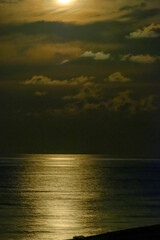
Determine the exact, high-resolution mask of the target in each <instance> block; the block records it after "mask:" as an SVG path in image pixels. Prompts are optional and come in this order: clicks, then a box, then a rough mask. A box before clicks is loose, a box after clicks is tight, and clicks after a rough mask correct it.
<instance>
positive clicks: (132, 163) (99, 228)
mask: <svg viewBox="0 0 160 240" xmlns="http://www.w3.org/2000/svg"><path fill="white" fill-rule="evenodd" d="M159 221H160V160H158V159H157V160H154V159H112V158H108V157H107V156H104V155H17V156H7V155H5V156H1V157H0V239H2V240H65V239H71V238H72V237H73V236H75V235H84V236H87V235H94V234H99V233H104V232H107V231H114V230H119V229H126V228H130V227H138V226H145V225H151V224H157V223H159Z"/></svg>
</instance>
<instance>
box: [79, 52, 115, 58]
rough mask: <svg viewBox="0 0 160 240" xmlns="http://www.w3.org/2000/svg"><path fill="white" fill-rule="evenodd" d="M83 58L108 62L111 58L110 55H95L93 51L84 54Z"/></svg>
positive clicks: (101, 53)
mask: <svg viewBox="0 0 160 240" xmlns="http://www.w3.org/2000/svg"><path fill="white" fill-rule="evenodd" d="M81 57H83V58H93V59H94V60H107V59H109V58H110V57H111V54H110V53H104V52H97V53H93V52H92V51H86V52H84V53H83V54H82V55H81Z"/></svg>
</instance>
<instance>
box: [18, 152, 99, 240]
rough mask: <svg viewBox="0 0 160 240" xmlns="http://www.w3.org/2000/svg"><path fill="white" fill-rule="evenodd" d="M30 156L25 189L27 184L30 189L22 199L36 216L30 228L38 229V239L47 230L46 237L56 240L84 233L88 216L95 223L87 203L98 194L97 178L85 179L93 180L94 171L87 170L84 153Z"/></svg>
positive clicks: (24, 179)
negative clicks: (88, 181) (90, 181)
mask: <svg viewBox="0 0 160 240" xmlns="http://www.w3.org/2000/svg"><path fill="white" fill-rule="evenodd" d="M27 157H28V158H29V161H28V162H29V164H28V165H26V169H25V171H24V177H23V181H22V188H23V186H24V185H25V188H26V187H27V189H28V191H29V192H26V193H25V196H24V195H23V198H24V199H25V201H27V202H29V204H30V210H31V212H32V214H31V215H32V216H33V217H31V219H30V222H32V224H31V225H30V228H31V229H30V231H35V240H36V238H37V239H41V238H42V239H43V237H46V233H47V232H48V233H47V237H48V238H47V239H53V236H54V240H63V239H69V238H72V237H73V236H74V235H81V234H84V229H85V228H86V229H87V227H89V226H87V223H86V222H85V219H86V218H88V216H89V217H90V218H91V219H90V221H91V223H90V224H91V225H92V221H93V223H94V214H95V213H94V212H93V211H92V210H91V209H90V207H89V209H88V206H87V202H88V201H90V200H91V201H92V199H95V200H96V199H97V198H98V195H97V193H96V192H95V189H96V185H97V183H96V181H95V182H94V181H93V182H92V184H90V185H88V183H87V182H86V179H87V178H88V177H89V178H90V179H94V176H92V174H94V173H93V172H88V169H87V166H86V164H85V163H86V162H85V159H83V158H84V157H83V155H82V156H81V155H79V156H78V157H77V156H76V155H75V156H74V155H70V156H69V155H67V156H66V155H30V156H27ZM92 158H93V157H92ZM87 160H88V159H87ZM83 164H84V166H83ZM30 191H31V192H30ZM92 215H93V216H92ZM92 217H93V220H92ZM27 221H28V220H27ZM32 228H33V229H32ZM40 232H41V233H40ZM99 232H100V231H99ZM95 233H97V232H95ZM88 234H93V231H92V232H88ZM49 235H50V237H49ZM59 237H60V238H59Z"/></svg>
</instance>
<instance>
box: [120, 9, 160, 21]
mask: <svg viewBox="0 0 160 240" xmlns="http://www.w3.org/2000/svg"><path fill="white" fill-rule="evenodd" d="M159 14H160V8H151V9H136V10H133V11H131V12H129V13H127V14H124V15H123V16H122V18H129V19H131V20H134V21H136V22H138V21H141V20H145V19H149V18H152V17H155V16H158V15H159Z"/></svg>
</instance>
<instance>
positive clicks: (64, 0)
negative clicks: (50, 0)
mask: <svg viewBox="0 0 160 240" xmlns="http://www.w3.org/2000/svg"><path fill="white" fill-rule="evenodd" d="M70 1H71V0H58V2H60V3H69V2H70Z"/></svg>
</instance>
